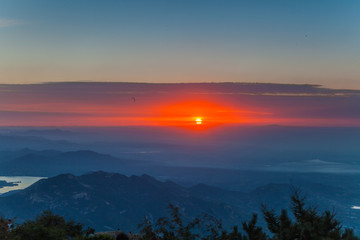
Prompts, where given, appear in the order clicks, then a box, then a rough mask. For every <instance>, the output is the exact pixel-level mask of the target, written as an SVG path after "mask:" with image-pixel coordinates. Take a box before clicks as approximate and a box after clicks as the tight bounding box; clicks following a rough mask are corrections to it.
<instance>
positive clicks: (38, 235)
mask: <svg viewBox="0 0 360 240" xmlns="http://www.w3.org/2000/svg"><path fill="white" fill-rule="evenodd" d="M92 232H93V230H92V229H87V230H83V226H82V225H81V224H80V223H75V222H74V221H66V220H65V219H64V217H62V216H59V215H55V214H53V213H52V212H50V211H44V212H43V213H42V214H41V215H40V216H38V217H37V218H36V220H35V221H32V220H28V221H26V222H24V223H23V224H22V225H18V226H17V227H16V228H15V229H14V230H13V232H12V238H11V239H14V240H22V239H37V240H64V239H78V240H82V239H88V238H87V237H88V236H89V234H91V233H92Z"/></svg>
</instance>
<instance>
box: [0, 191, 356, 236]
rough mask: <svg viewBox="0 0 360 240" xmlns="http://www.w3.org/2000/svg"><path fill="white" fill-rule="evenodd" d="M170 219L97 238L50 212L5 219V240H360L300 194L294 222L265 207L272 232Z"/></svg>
mask: <svg viewBox="0 0 360 240" xmlns="http://www.w3.org/2000/svg"><path fill="white" fill-rule="evenodd" d="M169 210H170V211H169V217H162V218H159V219H158V220H157V221H156V222H155V223H152V221H151V220H150V219H148V218H145V219H144V221H143V223H142V224H140V225H139V231H138V232H137V233H131V232H130V233H128V234H126V233H124V232H121V231H112V232H102V233H95V230H94V229H91V228H87V229H84V228H83V225H82V224H80V223H75V222H74V221H66V220H65V219H64V217H62V216H59V215H54V214H53V213H52V212H50V211H45V212H43V213H42V214H41V215H40V216H38V217H37V218H36V220H35V221H32V220H28V221H26V222H25V223H23V224H21V225H13V222H12V221H11V220H8V221H7V220H5V219H3V218H0V236H1V239H8V240H11V239H14V240H17V239H36V240H47V239H51V240H63V239H78V240H110V239H116V240H129V239H132V240H135V239H137V240H197V239H201V240H285V239H286V240H295V239H309V240H310V239H327V240H359V239H360V238H358V237H357V236H355V235H354V231H353V230H352V229H349V228H346V229H342V227H341V223H340V222H339V221H338V220H336V218H335V215H334V214H333V213H332V212H330V211H325V212H323V213H319V212H318V211H317V210H316V209H315V208H313V207H308V206H307V205H306V202H305V199H304V198H303V197H302V196H300V195H299V193H298V192H294V194H293V195H292V196H291V211H292V215H293V216H292V217H293V220H292V218H291V217H290V216H289V215H288V213H287V211H286V210H284V209H282V210H281V214H280V215H277V213H276V212H275V211H274V210H269V209H267V208H266V207H265V206H263V208H262V214H263V217H264V220H265V221H266V224H267V231H266V230H264V229H263V228H262V227H259V226H258V225H257V219H258V215H257V214H253V215H252V218H251V219H250V220H249V221H247V222H242V224H241V226H242V230H239V227H238V226H236V225H235V226H233V228H232V229H231V230H230V231H226V230H223V228H222V225H221V221H219V220H218V219H216V218H214V217H212V216H210V215H207V214H204V215H203V216H202V217H201V218H195V219H193V220H192V221H191V222H189V223H185V222H184V221H183V216H182V215H181V213H180V210H179V207H176V206H174V205H172V204H170V205H169Z"/></svg>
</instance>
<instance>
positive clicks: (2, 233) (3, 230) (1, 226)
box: [0, 217, 14, 240]
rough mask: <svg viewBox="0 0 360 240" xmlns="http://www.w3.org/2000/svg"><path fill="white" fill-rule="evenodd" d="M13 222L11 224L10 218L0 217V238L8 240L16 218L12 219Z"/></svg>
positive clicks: (0, 239)
mask: <svg viewBox="0 0 360 240" xmlns="http://www.w3.org/2000/svg"><path fill="white" fill-rule="evenodd" d="M10 221H11V224H10V225H9V219H5V218H3V217H0V240H7V239H10V237H11V235H12V234H11V232H12V228H13V225H12V223H13V222H14V219H11V220H10Z"/></svg>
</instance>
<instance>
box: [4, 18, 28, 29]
mask: <svg viewBox="0 0 360 240" xmlns="http://www.w3.org/2000/svg"><path fill="white" fill-rule="evenodd" d="M21 24H23V22H22V21H20V20H16V19H7V18H0V28H5V27H12V26H16V25H21Z"/></svg>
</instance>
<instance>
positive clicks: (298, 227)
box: [263, 191, 359, 240]
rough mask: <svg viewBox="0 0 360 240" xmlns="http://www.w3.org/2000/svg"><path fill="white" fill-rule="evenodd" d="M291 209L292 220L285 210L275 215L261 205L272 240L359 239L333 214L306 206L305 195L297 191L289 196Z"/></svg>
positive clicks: (272, 211)
mask: <svg viewBox="0 0 360 240" xmlns="http://www.w3.org/2000/svg"><path fill="white" fill-rule="evenodd" d="M291 210H292V214H293V215H294V219H295V221H292V220H291V219H290V217H289V216H288V214H287V211H286V210H284V209H283V210H282V211H281V214H280V215H279V216H278V215H276V213H275V211H274V210H273V209H271V210H269V209H267V208H266V207H265V206H263V214H264V218H265V221H266V223H267V227H268V229H269V231H270V232H271V233H272V234H273V236H272V237H271V238H270V239H272V240H288V239H315V240H317V239H319V240H320V239H321V240H325V239H328V240H332V239H333V240H341V239H347V240H359V238H358V237H356V236H355V235H354V232H353V230H350V229H345V230H344V231H343V230H342V228H341V225H340V222H339V221H338V220H336V218H335V214H334V213H333V212H330V211H325V212H323V213H319V212H318V211H317V209H316V208H315V207H312V206H307V205H306V202H305V197H303V196H301V194H300V193H299V191H294V193H293V195H292V196H291Z"/></svg>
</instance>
